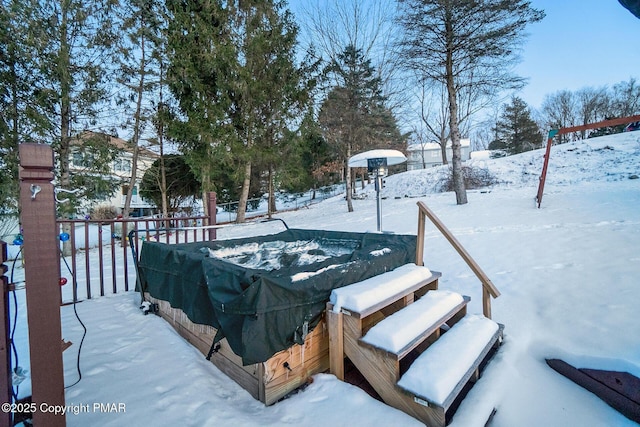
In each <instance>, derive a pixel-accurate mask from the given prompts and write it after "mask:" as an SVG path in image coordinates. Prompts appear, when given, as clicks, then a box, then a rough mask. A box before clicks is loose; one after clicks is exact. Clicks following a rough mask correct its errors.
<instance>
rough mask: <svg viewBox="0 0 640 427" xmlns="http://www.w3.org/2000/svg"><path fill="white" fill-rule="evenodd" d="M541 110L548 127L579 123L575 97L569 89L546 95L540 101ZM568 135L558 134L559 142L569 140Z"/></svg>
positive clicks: (568, 125) (561, 126)
mask: <svg viewBox="0 0 640 427" xmlns="http://www.w3.org/2000/svg"><path fill="white" fill-rule="evenodd" d="M542 112H543V114H544V125H545V126H546V127H547V128H548V129H561V128H566V127H571V126H575V125H577V124H578V123H579V118H578V108H577V102H576V97H575V95H574V94H573V92H571V91H569V90H561V91H559V92H556V93H554V94H551V95H546V96H545V98H544V101H542ZM570 137H571V135H566V134H565V135H560V143H561V144H562V143H565V142H569V140H570V139H569V138H570ZM574 137H575V136H574Z"/></svg>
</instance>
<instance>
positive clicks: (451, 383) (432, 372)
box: [398, 315, 498, 406]
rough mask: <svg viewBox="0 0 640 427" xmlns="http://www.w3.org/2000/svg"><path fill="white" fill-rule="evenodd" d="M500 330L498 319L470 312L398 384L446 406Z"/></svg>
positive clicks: (430, 348)
mask: <svg viewBox="0 0 640 427" xmlns="http://www.w3.org/2000/svg"><path fill="white" fill-rule="evenodd" d="M497 331H498V324H497V323H495V322H494V321H492V320H490V319H487V318H486V317H484V316H482V315H467V316H466V317H464V318H463V319H462V320H461V321H460V322H458V323H456V324H455V325H454V326H453V327H452V328H451V329H450V330H449V331H448V332H447V333H445V334H444V335H442V337H441V338H440V339H439V340H438V341H436V342H435V343H434V344H433V345H431V347H429V348H428V349H427V350H426V351H425V352H424V353H422V354H421V355H420V357H418V358H417V359H416V360H415V361H414V362H413V364H412V365H411V367H410V368H409V369H408V370H407V372H406V373H405V374H404V375H403V376H402V378H400V381H398V386H400V387H401V388H403V389H405V390H407V391H408V392H410V393H413V394H414V395H416V396H418V397H422V398H424V399H426V400H428V401H430V402H432V403H435V404H437V405H440V406H444V403H445V400H446V399H447V397H448V396H449V395H450V394H451V393H452V392H453V390H454V389H455V388H456V386H457V385H458V383H459V382H460V380H461V379H462V378H463V377H464V375H465V374H466V373H467V372H468V371H469V370H470V369H471V368H472V367H473V364H474V363H475V362H476V360H477V358H478V355H480V354H481V353H482V351H483V350H484V349H485V348H486V346H487V344H489V342H490V341H491V339H492V338H493V336H494V335H495V334H496V332H497Z"/></svg>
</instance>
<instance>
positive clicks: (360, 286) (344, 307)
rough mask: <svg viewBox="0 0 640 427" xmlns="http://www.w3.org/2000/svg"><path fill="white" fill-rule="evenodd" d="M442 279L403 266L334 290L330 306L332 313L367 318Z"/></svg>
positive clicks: (420, 269)
mask: <svg viewBox="0 0 640 427" xmlns="http://www.w3.org/2000/svg"><path fill="white" fill-rule="evenodd" d="M440 276H441V274H440V273H437V272H432V271H430V270H429V269H428V268H427V267H423V266H418V265H415V264H406V265H403V266H401V267H398V268H396V269H395V270H392V271H389V272H387V273H384V274H380V275H378V276H375V277H372V278H370V279H366V280H363V281H362V282H358V283H354V284H352V285H349V286H345V287H342V288H338V289H334V290H333V291H332V292H331V297H330V305H331V307H332V309H333V311H334V312H340V311H346V312H347V313H348V314H349V315H353V314H355V315H357V316H359V317H365V316H368V315H369V314H371V313H374V312H376V311H378V310H380V309H382V308H384V307H386V306H389V305H391V304H392V303H393V302H395V301H397V300H399V299H401V298H403V297H405V296H406V295H409V294H411V293H413V292H415V291H416V290H419V289H420V288H423V287H424V286H426V285H428V284H429V283H432V282H435V281H437V280H438V278H439V277H440Z"/></svg>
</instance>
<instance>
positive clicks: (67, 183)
mask: <svg viewBox="0 0 640 427" xmlns="http://www.w3.org/2000/svg"><path fill="white" fill-rule="evenodd" d="M69 49H70V48H69V42H68V40H67V10H66V9H63V10H62V22H61V23H60V50H59V58H58V78H59V79H60V148H59V151H58V154H59V156H60V159H59V162H60V188H65V189H70V188H71V175H70V173H69V156H70V155H71V76H70V75H69V68H70V54H69ZM70 231H71V223H68V222H67V223H63V224H62V232H63V233H69V232H70ZM62 254H63V255H64V256H68V255H71V241H70V240H67V241H65V242H63V243H62Z"/></svg>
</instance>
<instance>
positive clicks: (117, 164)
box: [113, 159, 131, 172]
mask: <svg viewBox="0 0 640 427" xmlns="http://www.w3.org/2000/svg"><path fill="white" fill-rule="evenodd" d="M113 170H114V171H115V172H131V160H129V159H115V160H114V161H113Z"/></svg>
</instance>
